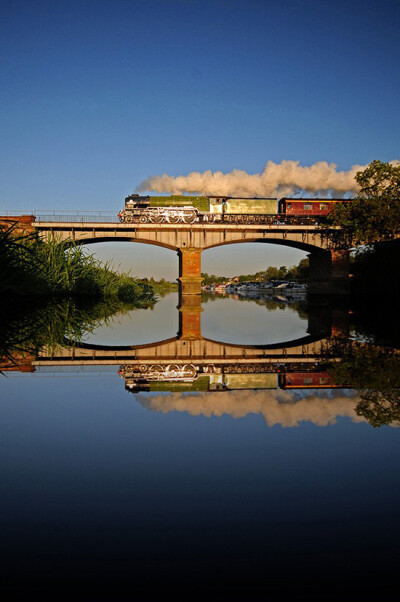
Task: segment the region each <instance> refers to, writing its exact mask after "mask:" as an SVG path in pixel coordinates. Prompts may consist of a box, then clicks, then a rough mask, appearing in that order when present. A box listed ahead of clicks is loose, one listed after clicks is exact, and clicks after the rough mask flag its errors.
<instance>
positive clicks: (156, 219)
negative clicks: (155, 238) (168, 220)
mask: <svg viewBox="0 0 400 602" xmlns="http://www.w3.org/2000/svg"><path fill="white" fill-rule="evenodd" d="M150 221H151V223H152V224H161V222H162V221H163V216H162V215H151V216H150Z"/></svg>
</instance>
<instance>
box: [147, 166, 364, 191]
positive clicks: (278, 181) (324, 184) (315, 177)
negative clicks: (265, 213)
mask: <svg viewBox="0 0 400 602" xmlns="http://www.w3.org/2000/svg"><path fill="white" fill-rule="evenodd" d="M365 167H366V165H353V166H352V167H351V168H350V169H349V170H348V171H338V170H337V165H335V163H328V162H326V161H318V162H317V163H314V164H313V165H310V166H308V167H303V166H301V165H300V164H299V161H282V162H281V163H274V162H273V161H268V163H267V164H266V166H265V167H264V169H263V171H262V172H261V173H256V174H248V173H247V172H245V171H242V170H239V169H234V170H233V171H231V172H229V173H222V171H215V172H212V171H205V172H203V173H200V172H197V171H193V172H192V173H190V174H188V175H187V176H177V177H174V176H168V175H166V174H164V175H162V176H153V177H150V178H148V179H147V180H144V181H143V182H142V183H141V184H140V185H139V186H138V187H137V190H138V191H155V192H160V193H161V192H165V193H168V194H183V193H192V194H210V195H221V196H224V195H225V196H244V197H255V196H258V197H270V196H272V197H281V196H289V195H293V194H296V193H298V192H304V193H313V194H328V193H333V194H341V195H342V194H344V193H356V192H357V191H358V185H357V183H356V181H355V180H354V176H355V175H356V172H357V171H361V170H363V169H365Z"/></svg>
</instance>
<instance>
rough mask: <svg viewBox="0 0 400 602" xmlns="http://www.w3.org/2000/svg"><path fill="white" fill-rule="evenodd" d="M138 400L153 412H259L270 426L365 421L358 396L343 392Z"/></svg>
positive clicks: (235, 414) (224, 394)
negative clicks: (357, 410) (359, 411)
mask: <svg viewBox="0 0 400 602" xmlns="http://www.w3.org/2000/svg"><path fill="white" fill-rule="evenodd" d="M137 400H138V401H139V403H140V404H141V405H142V406H144V407H146V408H147V409H149V410H152V411H154V412H162V413H164V414H165V413H168V412H174V411H175V412H187V413H188V414H190V415H191V416H207V417H208V418H211V417H212V416H223V415H224V414H225V415H230V416H232V417H233V418H242V417H244V416H247V415H248V414H260V415H261V416H263V418H264V420H265V422H266V423H267V425H268V426H274V425H276V424H280V425H281V426H283V427H295V426H299V424H300V422H303V421H307V422H311V423H313V424H315V425H316V426H327V425H329V424H335V423H336V420H337V418H338V417H344V416H346V417H348V418H350V419H351V420H352V421H353V422H365V419H364V418H362V417H360V416H357V414H356V413H355V406H356V404H357V402H358V401H359V397H358V396H356V395H354V394H351V395H349V396H347V395H345V394H343V392H340V393H339V392H337V393H336V392H335V393H333V395H329V396H326V394H323V395H318V394H317V393H315V392H310V393H309V394H308V395H306V396H304V397H301V398H300V399H299V398H298V397H296V395H295V393H293V392H289V391H220V392H218V393H208V392H207V393H198V394H187V395H182V394H181V393H171V394H169V395H157V396H144V395H138V396H137Z"/></svg>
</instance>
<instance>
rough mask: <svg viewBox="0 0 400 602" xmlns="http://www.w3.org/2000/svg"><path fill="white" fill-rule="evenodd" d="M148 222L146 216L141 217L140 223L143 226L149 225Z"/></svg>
mask: <svg viewBox="0 0 400 602" xmlns="http://www.w3.org/2000/svg"><path fill="white" fill-rule="evenodd" d="M147 221H148V220H147V217H146V215H141V216H140V217H139V222H140V223H141V224H147Z"/></svg>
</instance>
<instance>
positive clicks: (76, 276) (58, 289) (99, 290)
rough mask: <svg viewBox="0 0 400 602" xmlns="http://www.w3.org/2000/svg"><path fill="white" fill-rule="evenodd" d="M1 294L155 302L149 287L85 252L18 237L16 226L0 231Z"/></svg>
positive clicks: (57, 244) (69, 245) (60, 244)
mask: <svg viewBox="0 0 400 602" xmlns="http://www.w3.org/2000/svg"><path fill="white" fill-rule="evenodd" d="M0 291H1V292H2V293H3V294H5V293H6V294H7V293H9V294H15V295H31V296H32V295H35V296H37V295H40V296H43V295H47V296H62V297H71V296H72V297H74V296H80V297H81V296H92V297H96V298H111V297H116V298H118V299H120V300H121V301H124V302H127V303H135V302H138V303H140V302H142V301H149V300H154V292H153V289H152V287H151V286H150V285H148V284H144V283H140V282H138V281H137V280H136V279H135V278H133V277H132V276H131V275H130V274H126V273H125V274H119V273H117V272H115V270H114V268H113V266H112V264H111V263H110V262H107V263H101V262H100V261H99V260H98V259H96V258H95V257H94V255H93V254H90V253H89V252H88V251H87V250H86V249H84V248H83V247H81V246H78V245H76V246H75V245H71V243H69V242H59V241H55V240H53V239H50V238H49V239H48V240H45V241H44V240H41V239H38V238H37V237H36V236H35V235H24V234H22V235H21V234H20V235H19V234H17V223H16V224H14V225H13V226H12V227H11V228H9V229H7V230H0Z"/></svg>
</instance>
